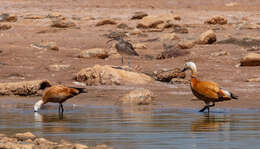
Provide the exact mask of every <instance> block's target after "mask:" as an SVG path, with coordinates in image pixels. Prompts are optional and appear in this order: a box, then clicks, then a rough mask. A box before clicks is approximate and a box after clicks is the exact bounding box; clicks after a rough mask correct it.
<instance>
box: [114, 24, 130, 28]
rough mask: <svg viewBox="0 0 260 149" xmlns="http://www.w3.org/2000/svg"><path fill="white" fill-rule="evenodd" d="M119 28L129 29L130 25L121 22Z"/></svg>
mask: <svg viewBox="0 0 260 149" xmlns="http://www.w3.org/2000/svg"><path fill="white" fill-rule="evenodd" d="M116 27H117V28H120V29H128V28H129V27H128V25H127V24H126V23H120V24H118V25H117V26H116Z"/></svg>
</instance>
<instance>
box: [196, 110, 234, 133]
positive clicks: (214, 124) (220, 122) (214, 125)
mask: <svg viewBox="0 0 260 149" xmlns="http://www.w3.org/2000/svg"><path fill="white" fill-rule="evenodd" d="M229 119H230V118H229V117H227V116H225V115H218V116H217V115H213V114H210V115H209V114H208V113H205V114H204V115H203V116H202V117H201V118H199V119H197V120H196V121H194V122H192V123H191V131H193V132H203V131H222V130H223V127H224V125H225V126H229V125H230V123H229V121H228V120H229Z"/></svg>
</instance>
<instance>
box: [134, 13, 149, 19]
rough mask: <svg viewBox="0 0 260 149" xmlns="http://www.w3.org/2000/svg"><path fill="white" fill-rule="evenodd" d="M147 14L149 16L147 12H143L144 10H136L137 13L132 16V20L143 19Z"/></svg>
mask: <svg viewBox="0 0 260 149" xmlns="http://www.w3.org/2000/svg"><path fill="white" fill-rule="evenodd" d="M146 16H148V14H147V13H145V12H142V11H138V12H135V14H134V15H133V16H132V17H131V19H132V20H135V19H142V18H143V17H146Z"/></svg>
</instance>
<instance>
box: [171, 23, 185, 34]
mask: <svg viewBox="0 0 260 149" xmlns="http://www.w3.org/2000/svg"><path fill="white" fill-rule="evenodd" d="M172 32H174V33H179V34H187V33H189V30H188V29H187V28H185V27H183V26H181V25H177V24H174V25H173V31H172Z"/></svg>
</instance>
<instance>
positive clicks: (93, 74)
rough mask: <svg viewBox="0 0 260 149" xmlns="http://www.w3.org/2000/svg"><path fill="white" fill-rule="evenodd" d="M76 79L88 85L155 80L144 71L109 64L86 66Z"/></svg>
mask: <svg viewBox="0 0 260 149" xmlns="http://www.w3.org/2000/svg"><path fill="white" fill-rule="evenodd" d="M75 79H76V80H77V81H79V82H85V83H86V85H126V84H148V83H151V82H153V81H154V80H153V79H152V78H151V77H149V76H147V75H145V74H143V73H137V72H131V71H126V70H122V69H116V67H114V68H113V67H112V66H109V65H105V66H100V65H95V66H94V67H92V68H84V69H82V70H80V71H79V72H78V73H77V74H76V78H75Z"/></svg>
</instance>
